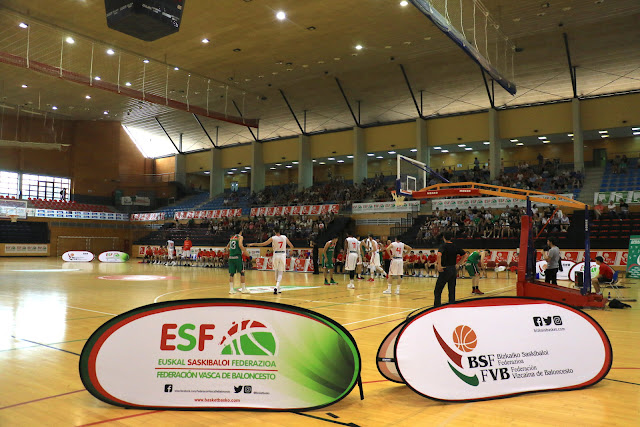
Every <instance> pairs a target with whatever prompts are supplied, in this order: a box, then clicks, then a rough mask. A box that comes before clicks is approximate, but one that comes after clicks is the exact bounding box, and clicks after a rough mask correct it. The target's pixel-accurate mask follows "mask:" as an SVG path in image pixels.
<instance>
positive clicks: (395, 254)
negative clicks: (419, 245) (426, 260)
mask: <svg viewBox="0 0 640 427" xmlns="http://www.w3.org/2000/svg"><path fill="white" fill-rule="evenodd" d="M412 250H413V248H412V247H411V246H409V245H405V244H404V243H402V242H401V241H400V240H398V237H396V238H395V241H394V242H393V243H391V244H390V245H389V246H387V249H386V251H387V252H388V253H389V255H390V256H391V264H390V265H389V274H388V275H387V289H385V290H384V291H382V293H383V294H386V295H390V294H391V286H392V285H393V284H392V282H393V279H396V295H400V285H401V284H402V275H403V274H404V270H403V255H404V254H405V252H408V251H412Z"/></svg>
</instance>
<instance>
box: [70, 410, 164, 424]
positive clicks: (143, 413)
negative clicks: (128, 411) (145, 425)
mask: <svg viewBox="0 0 640 427" xmlns="http://www.w3.org/2000/svg"><path fill="white" fill-rule="evenodd" d="M158 412H165V411H164V410H156V411H151V412H148V411H147V412H142V413H140V414H134V415H125V416H124V417H117V418H109V419H108V420H102V421H96V422H93V423H89V424H80V425H79V426H78V427H86V426H95V425H97V424H104V423H109V422H111V421H118V420H124V419H127V418H134V417H141V416H143V415H151V414H157V413H158Z"/></svg>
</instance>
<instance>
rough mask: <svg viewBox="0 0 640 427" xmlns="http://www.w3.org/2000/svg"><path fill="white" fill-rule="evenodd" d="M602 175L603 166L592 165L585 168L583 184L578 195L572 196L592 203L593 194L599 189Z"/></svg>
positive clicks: (580, 200)
mask: <svg viewBox="0 0 640 427" xmlns="http://www.w3.org/2000/svg"><path fill="white" fill-rule="evenodd" d="M603 175H604V168H602V167H592V168H586V169H585V176H584V185H583V186H582V191H581V192H580V193H579V196H578V197H574V198H575V199H576V200H578V201H579V202H582V203H586V204H588V205H592V204H593V195H594V194H595V193H596V192H598V191H600V185H601V182H602V176H603Z"/></svg>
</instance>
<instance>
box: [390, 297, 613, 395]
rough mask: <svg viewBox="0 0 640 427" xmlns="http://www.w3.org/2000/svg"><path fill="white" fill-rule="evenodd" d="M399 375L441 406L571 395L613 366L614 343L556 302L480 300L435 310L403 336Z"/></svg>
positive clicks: (407, 328) (582, 315)
mask: <svg viewBox="0 0 640 427" xmlns="http://www.w3.org/2000/svg"><path fill="white" fill-rule="evenodd" d="M395 359H396V363H397V368H398V373H399V374H400V376H401V378H402V379H403V380H404V382H405V383H406V384H407V385H408V386H409V387H411V388H412V389H413V390H414V391H416V392H417V393H419V394H421V395H424V396H426V397H430V398H433V399H438V400H444V401H471V400H483V399H494V398H500V397H507V396H513V395H517V394H522V393H528V392H535V391H546V390H574V389H579V388H583V387H586V386H589V385H593V384H595V383H597V382H598V381H600V380H602V379H603V378H604V377H605V375H606V374H607V372H609V369H610V368H611V362H612V352H611V344H610V342H609V339H608V337H607V335H606V333H605V332H604V330H603V329H602V328H601V327H600V325H599V324H598V323H597V322H596V321H595V320H593V319H592V318H591V317H590V316H588V315H587V314H585V313H583V312H581V311H579V310H576V309H574V308H572V307H569V306H567V305H564V304H560V303H557V302H554V301H548V300H540V299H530V298H519V297H504V298H483V299H480V300H471V301H464V302H460V303H454V304H447V305H445V306H442V307H438V308H432V309H430V310H427V311H425V312H423V313H421V314H419V315H417V316H415V317H413V318H411V319H409V320H408V321H407V323H406V325H405V327H404V328H403V329H402V330H401V331H400V333H399V334H398V338H397V340H396V347H395Z"/></svg>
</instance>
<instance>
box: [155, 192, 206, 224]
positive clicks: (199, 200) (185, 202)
mask: <svg viewBox="0 0 640 427" xmlns="http://www.w3.org/2000/svg"><path fill="white" fill-rule="evenodd" d="M208 199H209V193H207V192H203V193H198V194H195V195H193V196H189V197H185V198H184V199H181V200H180V201H179V202H178V203H176V204H174V205H171V206H166V207H164V208H162V209H158V211H157V212H164V213H166V214H167V216H169V217H170V218H173V214H174V213H175V212H180V211H188V210H193V209H194V208H195V207H196V206H198V205H201V204H203V203H205V202H206V201H207V200H208Z"/></svg>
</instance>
